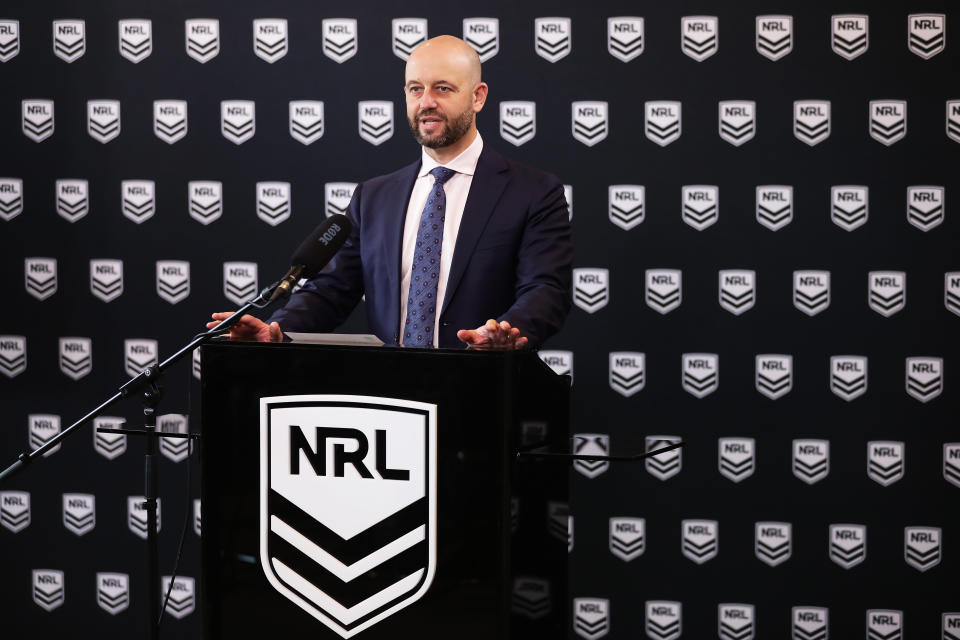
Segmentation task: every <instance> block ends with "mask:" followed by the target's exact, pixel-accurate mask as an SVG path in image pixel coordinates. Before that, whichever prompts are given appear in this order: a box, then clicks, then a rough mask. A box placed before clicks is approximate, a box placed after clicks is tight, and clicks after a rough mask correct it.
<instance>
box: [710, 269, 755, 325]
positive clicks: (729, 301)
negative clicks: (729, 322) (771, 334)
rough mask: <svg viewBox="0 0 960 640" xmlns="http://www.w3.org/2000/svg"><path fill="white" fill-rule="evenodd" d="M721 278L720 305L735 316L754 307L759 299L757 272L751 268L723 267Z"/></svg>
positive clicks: (719, 285) (719, 286)
mask: <svg viewBox="0 0 960 640" xmlns="http://www.w3.org/2000/svg"><path fill="white" fill-rule="evenodd" d="M717 277H718V279H719V284H718V290H719V292H720V306H721V307H723V308H724V309H726V310H727V311H729V312H730V313H732V314H733V315H735V316H738V315H740V314H741V313H743V312H744V311H747V310H748V309H752V308H753V305H754V303H755V302H756V299H757V272H756V271H752V270H749V269H722V270H720V271H719V272H718V273H717Z"/></svg>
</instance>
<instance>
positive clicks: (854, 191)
mask: <svg viewBox="0 0 960 640" xmlns="http://www.w3.org/2000/svg"><path fill="white" fill-rule="evenodd" d="M869 217H870V188H869V187H865V186H853V185H838V186H833V187H830V219H831V220H832V221H833V223H834V224H835V225H837V226H838V227H840V228H841V229H843V230H844V231H853V230H854V229H857V228H859V227H862V226H863V225H864V224H866V222H867V219H868V218H869Z"/></svg>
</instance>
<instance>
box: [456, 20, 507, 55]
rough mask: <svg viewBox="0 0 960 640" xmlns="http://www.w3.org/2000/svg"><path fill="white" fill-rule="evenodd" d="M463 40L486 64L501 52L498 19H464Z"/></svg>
mask: <svg viewBox="0 0 960 640" xmlns="http://www.w3.org/2000/svg"><path fill="white" fill-rule="evenodd" d="M463 39H464V40H466V41H467V44H469V45H470V46H471V47H473V49H474V51H476V52H477V55H478V56H480V62H486V61H487V60H489V59H490V58H492V57H493V56H495V55H497V53H498V52H499V51H500V21H499V20H498V19H497V18H464V19H463Z"/></svg>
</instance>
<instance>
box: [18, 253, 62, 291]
mask: <svg viewBox="0 0 960 640" xmlns="http://www.w3.org/2000/svg"><path fill="white" fill-rule="evenodd" d="M23 277H24V286H25V287H26V289H27V293H29V294H30V295H31V296H33V297H34V298H36V299H37V300H46V299H47V298H49V297H50V296H52V295H53V294H55V293H56V292H57V259H56V258H24V260H23Z"/></svg>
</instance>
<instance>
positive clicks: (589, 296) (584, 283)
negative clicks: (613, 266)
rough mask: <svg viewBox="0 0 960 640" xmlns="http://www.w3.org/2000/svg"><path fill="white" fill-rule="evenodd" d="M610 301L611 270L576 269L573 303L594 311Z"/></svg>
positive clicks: (590, 311) (585, 309) (587, 310)
mask: <svg viewBox="0 0 960 640" xmlns="http://www.w3.org/2000/svg"><path fill="white" fill-rule="evenodd" d="M609 301H610V271H609V270H608V269H586V268H584V269H574V270H573V303H574V304H575V305H577V306H578V307H580V308H581V309H583V310H584V311H586V312H587V313H593V312H594V311H597V310H598V309H602V308H604V307H605V306H607V303H608V302H609Z"/></svg>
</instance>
